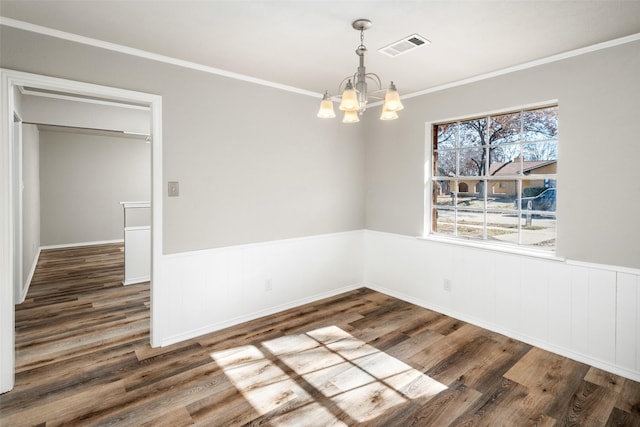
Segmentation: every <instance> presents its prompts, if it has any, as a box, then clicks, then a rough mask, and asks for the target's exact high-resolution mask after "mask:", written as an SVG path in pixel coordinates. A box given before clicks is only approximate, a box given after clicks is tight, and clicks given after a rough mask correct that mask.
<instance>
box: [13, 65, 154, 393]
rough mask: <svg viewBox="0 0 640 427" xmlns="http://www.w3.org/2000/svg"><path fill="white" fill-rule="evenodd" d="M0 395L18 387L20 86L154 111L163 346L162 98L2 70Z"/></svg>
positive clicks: (152, 314) (152, 312)
mask: <svg viewBox="0 0 640 427" xmlns="http://www.w3.org/2000/svg"><path fill="white" fill-rule="evenodd" d="M0 75H1V90H0V93H1V95H2V96H1V105H0V116H1V119H2V120H1V123H2V126H1V129H2V134H1V135H0V393H4V392H7V391H9V390H11V389H12V388H13V385H14V375H15V374H14V370H15V323H14V322H15V308H14V300H15V296H14V291H15V289H14V275H15V272H14V257H15V256H16V254H14V253H13V250H14V239H15V238H16V223H17V218H15V217H14V216H15V211H14V206H13V204H14V190H15V188H16V186H15V185H14V183H13V170H14V165H13V163H14V162H13V160H12V157H13V149H12V140H11V137H12V133H13V130H12V129H13V117H14V116H13V114H14V106H15V99H14V94H15V90H16V89H17V87H20V86H27V87H32V88H37V89H44V90H52V91H58V92H66V93H71V94H75V95H81V96H92V97H101V98H106V99H110V100H115V101H121V102H127V103H136V104H143V105H147V106H149V107H150V110H151V135H152V144H151V310H150V313H151V322H150V330H151V332H150V341H151V346H152V347H157V346H159V345H160V336H159V328H158V327H157V326H158V322H159V318H160V317H159V313H157V310H158V307H157V306H158V304H154V300H155V301H157V300H158V296H159V290H160V286H159V284H160V271H161V262H162V188H163V185H162V97H161V96H159V95H152V94H148V93H143V92H135V91H130V90H125V89H118V88H113V87H108V86H100V85H95V84H90V83H82V82H77V81H72V80H65V79H59V78H55V77H48V76H42V75H38V74H31V73H24V72H21V71H14V70H7V69H0Z"/></svg>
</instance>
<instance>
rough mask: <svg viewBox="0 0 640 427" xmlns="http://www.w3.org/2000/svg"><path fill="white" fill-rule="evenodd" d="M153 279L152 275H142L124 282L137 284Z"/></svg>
mask: <svg viewBox="0 0 640 427" xmlns="http://www.w3.org/2000/svg"><path fill="white" fill-rule="evenodd" d="M150 280H151V276H142V277H134V278H132V279H128V280H123V281H122V284H123V285H124V286H128V285H135V284H137V283H144V282H148V281H150Z"/></svg>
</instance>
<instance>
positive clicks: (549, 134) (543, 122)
mask: <svg viewBox="0 0 640 427" xmlns="http://www.w3.org/2000/svg"><path fill="white" fill-rule="evenodd" d="M523 129H524V135H523V136H524V140H525V141H539V140H543V139H555V138H557V137H558V107H549V108H542V109H539V110H532V111H525V112H524V113H523Z"/></svg>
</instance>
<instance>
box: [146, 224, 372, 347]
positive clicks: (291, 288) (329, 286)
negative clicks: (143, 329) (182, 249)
mask: <svg viewBox="0 0 640 427" xmlns="http://www.w3.org/2000/svg"><path fill="white" fill-rule="evenodd" d="M363 235H364V233H363V231H362V230H357V231H352V232H344V233H335V234H326V235H320V236H312V237H304V238H297V239H286V240H278V241H271V242H265V243H257V244H249V245H241V246H232V247H225V248H219V249H211V250H204V251H198V252H187V253H181V254H171V255H163V257H162V267H161V268H162V271H161V277H162V279H161V283H160V284H159V286H157V284H155V283H154V289H153V294H152V298H153V304H154V306H155V305H156V304H158V305H159V307H156V309H157V311H156V312H159V313H163V316H162V318H160V319H157V323H155V325H156V327H157V328H158V329H159V331H158V332H159V334H158V336H159V337H161V338H160V344H161V345H162V346H166V345H170V344H173V343H176V342H179V341H182V340H185V339H189V338H192V337H196V336H199V335H202V334H205V333H208V332H212V331H216V330H219V329H222V328H226V327H228V326H232V325H236V324H239V323H242V322H245V321H248V320H251V319H255V318H258V317H262V316H265V315H268V314H272V313H276V312H278V311H282V310H286V309H288V308H292V307H296V306H299V305H302V304H305V303H308V302H312V301H315V300H318V299H321V298H325V297H329V296H332V295H336V294H339V293H342V292H345V291H348V290H352V289H355V288H358V287H360V286H362V277H363V271H364V264H363Z"/></svg>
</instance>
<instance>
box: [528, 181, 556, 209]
mask: <svg viewBox="0 0 640 427" xmlns="http://www.w3.org/2000/svg"><path fill="white" fill-rule="evenodd" d="M546 181H548V180H539V181H527V182H525V181H522V199H521V201H520V206H521V207H522V211H543V212H555V211H556V192H557V190H556V188H555V187H549V188H546V187H545V186H544V185H545V184H548V182H546ZM554 185H555V183H554Z"/></svg>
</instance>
